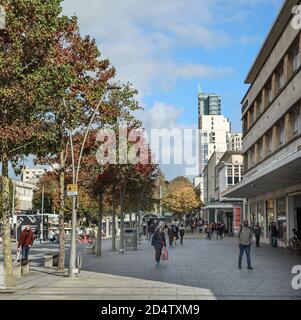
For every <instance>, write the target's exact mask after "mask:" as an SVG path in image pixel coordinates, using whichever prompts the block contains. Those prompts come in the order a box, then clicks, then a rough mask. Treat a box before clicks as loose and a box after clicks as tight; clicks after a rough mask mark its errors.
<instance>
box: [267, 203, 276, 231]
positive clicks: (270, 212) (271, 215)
mask: <svg viewBox="0 0 301 320" xmlns="http://www.w3.org/2000/svg"><path fill="white" fill-rule="evenodd" d="M266 212H267V231H268V234H267V236H269V235H270V231H271V230H270V227H271V224H272V223H273V222H275V211H274V199H271V200H268V201H267V202H266Z"/></svg>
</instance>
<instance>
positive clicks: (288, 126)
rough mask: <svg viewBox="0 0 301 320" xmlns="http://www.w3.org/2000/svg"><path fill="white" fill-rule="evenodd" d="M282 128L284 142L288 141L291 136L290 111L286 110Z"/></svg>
mask: <svg viewBox="0 0 301 320" xmlns="http://www.w3.org/2000/svg"><path fill="white" fill-rule="evenodd" d="M284 128H285V142H288V141H289V140H290V139H291V138H292V136H293V130H292V128H293V127H292V114H291V113H290V112H288V113H287V114H286V115H285V122H284Z"/></svg>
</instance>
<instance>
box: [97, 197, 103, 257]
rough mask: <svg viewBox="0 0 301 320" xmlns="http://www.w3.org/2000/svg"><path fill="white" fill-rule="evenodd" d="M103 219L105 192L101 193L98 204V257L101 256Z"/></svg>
mask: <svg viewBox="0 0 301 320" xmlns="http://www.w3.org/2000/svg"><path fill="white" fill-rule="evenodd" d="M102 217H103V192H102V191H100V194H99V203H98V232H97V245H96V255H97V256H101V235H102Z"/></svg>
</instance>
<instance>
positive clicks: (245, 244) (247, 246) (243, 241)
mask: <svg viewBox="0 0 301 320" xmlns="http://www.w3.org/2000/svg"><path fill="white" fill-rule="evenodd" d="M237 238H238V240H239V257H238V268H239V269H241V261H242V257H243V254H244V252H246V256H247V263H248V270H253V269H254V268H253V267H252V266H251V254H250V251H251V244H252V229H251V228H250V227H249V222H248V221H247V220H244V222H243V224H242V225H241V226H240V230H239V232H238V235H237Z"/></svg>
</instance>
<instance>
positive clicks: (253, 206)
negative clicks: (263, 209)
mask: <svg viewBox="0 0 301 320" xmlns="http://www.w3.org/2000/svg"><path fill="white" fill-rule="evenodd" d="M255 211H256V202H252V203H251V204H250V218H251V225H252V226H254V225H255V223H256V212H255Z"/></svg>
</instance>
